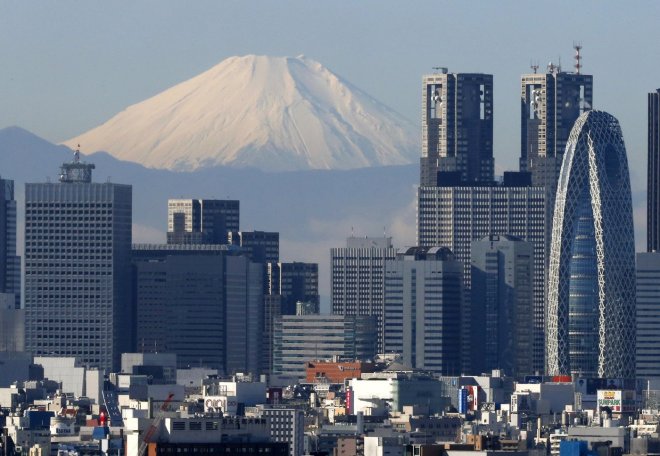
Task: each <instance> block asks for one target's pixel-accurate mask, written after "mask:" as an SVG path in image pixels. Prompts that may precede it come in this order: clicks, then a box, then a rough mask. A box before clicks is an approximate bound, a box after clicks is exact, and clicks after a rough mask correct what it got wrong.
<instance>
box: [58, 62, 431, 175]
mask: <svg viewBox="0 0 660 456" xmlns="http://www.w3.org/2000/svg"><path fill="white" fill-rule="evenodd" d="M63 144H65V145H68V146H69V147H72V148H74V147H77V144H81V150H82V151H83V152H86V153H90V152H95V151H99V150H104V151H107V152H108V153H110V154H111V155H113V156H115V157H116V158H119V159H123V160H129V161H134V162H137V163H141V164H143V165H145V166H147V167H151V168H160V169H170V170H175V171H193V170H196V169H199V168H203V167H205V166H214V165H228V166H234V167H245V166H254V167H258V168H260V169H262V170H266V171H284V170H295V169H353V168H360V167H369V166H378V165H385V166H386V165H396V164H408V163H414V162H415V161H416V159H417V157H418V155H419V153H418V151H419V140H418V134H417V128H416V127H414V126H413V124H412V123H411V122H410V121H408V120H407V119H405V118H404V117H403V116H401V115H399V114H397V113H396V111H394V110H393V109H392V108H389V107H387V106H386V105H384V104H383V103H381V102H379V101H378V100H376V99H375V98H374V97H372V96H371V95H369V94H367V93H366V92H364V91H363V90H361V89H359V88H358V87H356V86H355V85H353V84H352V83H350V82H349V81H348V80H346V79H345V78H343V77H341V76H339V75H336V74H335V73H333V72H331V71H330V70H328V69H327V68H325V67H324V66H323V65H321V64H320V63H319V62H316V61H314V60H311V59H308V58H307V57H304V56H298V57H269V56H254V55H248V56H242V57H230V58H228V59H225V60H223V61H222V62H220V63H219V64H217V65H215V66H214V67H212V68H210V69H209V70H207V71H205V72H203V73H201V74H199V75H197V76H194V77H192V78H190V79H188V80H186V81H183V82H181V83H179V84H176V85H174V86H173V87H171V88H169V89H166V90H164V91H162V92H160V93H159V94H156V95H154V96H152V97H150V98H147V99H146V100H144V101H141V102H139V103H136V104H133V105H131V106H128V107H127V108H125V109H124V110H122V111H121V112H119V113H118V114H117V115H115V116H113V117H112V118H111V119H109V120H108V121H106V122H104V123H103V124H101V125H99V126H97V127H95V128H93V129H91V130H89V131H87V132H85V133H83V134H81V135H79V136H76V137H74V138H71V139H69V140H67V141H64V143H63Z"/></svg>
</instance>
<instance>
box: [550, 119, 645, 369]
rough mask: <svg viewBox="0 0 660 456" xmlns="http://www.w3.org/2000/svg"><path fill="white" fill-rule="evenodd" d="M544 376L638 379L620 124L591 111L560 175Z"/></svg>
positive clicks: (629, 207)
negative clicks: (570, 375) (546, 373)
mask: <svg viewBox="0 0 660 456" xmlns="http://www.w3.org/2000/svg"><path fill="white" fill-rule="evenodd" d="M547 342H548V353H547V362H548V373H549V374H551V375H569V374H576V375H583V376H599V377H619V378H633V377H634V376H635V240H634V230H633V220H632V198H631V194H630V179H629V175H628V160H627V157H626V149H625V145H624V142H623V136H622V134H621V127H620V126H619V122H618V121H617V120H616V119H615V118H614V117H613V116H612V115H610V114H608V113H606V112H602V111H588V112H586V113H585V114H582V115H581V116H580V118H579V119H578V120H577V122H576V123H575V126H574V127H573V131H572V132H571V135H570V137H569V140H568V144H567V147H566V153H565V154H564V161H563V165H562V169H561V174H560V177H559V185H558V187H557V196H556V203H555V213H554V225H553V230H552V242H551V248H550V269H549V277H548V330H547Z"/></svg>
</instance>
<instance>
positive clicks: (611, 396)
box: [597, 390, 636, 413]
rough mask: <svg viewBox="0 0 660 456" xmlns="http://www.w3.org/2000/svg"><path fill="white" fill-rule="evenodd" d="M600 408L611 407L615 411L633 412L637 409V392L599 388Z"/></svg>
mask: <svg viewBox="0 0 660 456" xmlns="http://www.w3.org/2000/svg"><path fill="white" fill-rule="evenodd" d="M597 398H598V409H599V410H600V409H602V408H605V407H607V408H609V409H610V410H612V412H613V413H632V412H634V411H635V410H636V404H635V392H634V391H622V390H598V394H597Z"/></svg>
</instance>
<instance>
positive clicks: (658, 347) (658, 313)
mask: <svg viewBox="0 0 660 456" xmlns="http://www.w3.org/2000/svg"><path fill="white" fill-rule="evenodd" d="M636 314H637V323H636V324H637V333H636V336H637V337H636V354H635V362H636V365H637V368H636V375H637V377H642V378H645V377H660V340H659V339H658V334H660V252H642V253H638V254H637V307H636Z"/></svg>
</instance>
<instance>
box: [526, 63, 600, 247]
mask: <svg viewBox="0 0 660 456" xmlns="http://www.w3.org/2000/svg"><path fill="white" fill-rule="evenodd" d="M577 57H578V59H577V60H576V61H577V62H578V63H579V61H580V60H579V54H577ZM577 69H579V67H578V68H577ZM520 89H521V90H520V142H521V144H520V170H521V171H527V172H529V173H531V176H532V185H535V186H539V187H545V189H546V191H547V193H548V204H547V205H546V209H547V211H548V215H547V217H546V220H547V223H548V225H547V230H548V236H547V240H548V242H550V232H551V231H552V214H553V210H554V207H555V204H554V203H555V194H556V192H557V180H558V179H559V172H560V170H561V164H562V158H563V156H564V150H565V149H566V143H567V141H568V136H569V135H570V133H571V129H572V128H573V124H574V123H575V121H576V120H577V118H578V117H580V114H582V113H583V112H586V111H589V110H590V109H591V108H592V105H593V76H591V75H589V74H580V73H579V72H575V73H568V72H565V71H562V70H561V68H560V67H558V66H556V65H554V64H552V63H551V64H549V65H548V68H547V71H546V72H545V73H533V74H525V75H523V76H522V78H521V87H520ZM548 247H549V245H548Z"/></svg>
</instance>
